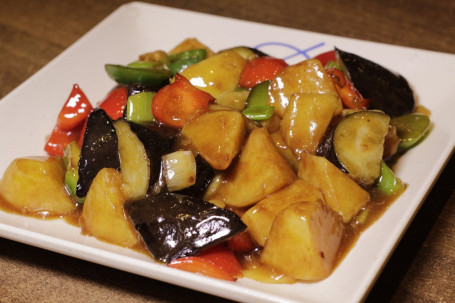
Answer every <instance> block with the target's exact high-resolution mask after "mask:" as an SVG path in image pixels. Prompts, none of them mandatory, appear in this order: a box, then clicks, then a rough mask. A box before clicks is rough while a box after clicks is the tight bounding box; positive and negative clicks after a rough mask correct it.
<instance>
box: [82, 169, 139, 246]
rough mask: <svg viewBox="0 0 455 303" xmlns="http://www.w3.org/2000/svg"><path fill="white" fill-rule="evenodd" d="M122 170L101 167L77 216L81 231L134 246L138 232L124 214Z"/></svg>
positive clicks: (122, 244)
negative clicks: (78, 216) (79, 214)
mask: <svg viewBox="0 0 455 303" xmlns="http://www.w3.org/2000/svg"><path fill="white" fill-rule="evenodd" d="M122 184H123V179H122V174H121V173H120V172H119V171H117V170H115V169H113V168H103V169H102V170H100V171H99V172H98V174H97V175H96V177H95V178H94V179H93V182H92V184H91V185H90V189H89V191H88V193H87V196H86V198H85V203H84V208H83V210H82V214H81V216H80V218H79V225H80V226H81V231H82V233H83V234H86V235H90V236H94V237H96V238H98V239H100V240H104V241H107V242H109V243H113V244H117V245H120V246H123V247H133V246H135V245H136V244H137V243H138V241H139V240H138V239H139V238H138V236H137V234H136V231H135V229H134V227H133V226H132V224H131V223H130V221H129V219H128V218H127V217H126V215H125V213H124V210H123V204H124V202H125V197H124V195H123V193H122Z"/></svg>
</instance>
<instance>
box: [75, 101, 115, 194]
mask: <svg viewBox="0 0 455 303" xmlns="http://www.w3.org/2000/svg"><path fill="white" fill-rule="evenodd" d="M105 167H109V168H115V169H117V170H120V157H119V153H118V138H117V133H116V132H115V128H114V125H113V122H112V120H111V118H110V117H109V116H108V115H107V114H106V112H105V111H104V110H103V109H101V108H97V109H95V110H94V111H93V112H91V113H90V115H89V117H88V119H87V126H86V128H85V133H84V140H83V143H82V147H81V156H80V159H79V170H78V173H79V180H78V181H77V185H76V195H77V196H78V197H85V196H86V195H87V192H88V189H89V188H90V185H91V184H92V181H93V179H94V178H95V176H96V174H97V173H98V172H99V171H100V170H101V169H103V168H105Z"/></svg>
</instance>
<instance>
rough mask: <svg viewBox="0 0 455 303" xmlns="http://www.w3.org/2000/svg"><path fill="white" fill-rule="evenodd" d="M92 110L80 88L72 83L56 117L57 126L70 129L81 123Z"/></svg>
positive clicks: (65, 129) (63, 129) (64, 129)
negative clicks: (69, 91) (71, 87)
mask: <svg viewBox="0 0 455 303" xmlns="http://www.w3.org/2000/svg"><path fill="white" fill-rule="evenodd" d="M92 110H93V107H92V105H91V104H90V101H89V100H88V99H87V97H86V96H85V94H84V92H83V91H82V89H81V88H80V87H79V85H77V84H74V85H73V89H72V90H71V93H70V95H69V96H68V99H67V100H66V102H65V104H64V105H63V108H62V109H61V110H60V113H59V115H58V117H57V127H58V128H59V129H60V130H62V131H72V130H74V129H76V128H77V127H78V126H80V125H81V124H82V122H83V121H84V120H85V119H86V118H87V117H88V115H89V114H90V112H91V111H92Z"/></svg>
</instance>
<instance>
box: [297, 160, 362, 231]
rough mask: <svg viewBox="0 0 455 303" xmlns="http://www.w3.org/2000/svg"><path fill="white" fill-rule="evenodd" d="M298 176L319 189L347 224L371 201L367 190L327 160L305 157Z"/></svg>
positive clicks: (301, 161) (301, 162)
mask: <svg viewBox="0 0 455 303" xmlns="http://www.w3.org/2000/svg"><path fill="white" fill-rule="evenodd" d="M298 176H299V178H302V179H304V180H306V181H308V182H309V183H311V184H313V185H314V186H316V187H319V188H320V189H321V190H322V193H323V195H324V200H325V202H326V203H327V205H329V206H330V207H331V208H332V210H334V211H335V212H337V213H339V214H340V215H341V216H342V217H343V222H345V223H346V222H349V221H350V220H351V219H352V218H353V217H354V216H355V215H356V214H357V213H358V212H359V211H360V209H361V208H362V207H364V206H365V205H366V203H367V202H368V201H369V200H370V194H369V193H368V192H367V191H366V190H364V189H363V188H362V187H361V186H360V185H358V184H357V183H356V182H355V181H354V180H352V179H351V178H350V177H349V176H348V175H347V174H345V173H344V172H342V171H341V170H339V169H338V168H337V167H336V166H335V165H333V164H332V163H331V162H330V161H329V160H327V159H326V158H323V157H319V156H313V155H305V156H304V157H302V159H301V160H300V167H299V172H298Z"/></svg>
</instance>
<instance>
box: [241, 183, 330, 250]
mask: <svg viewBox="0 0 455 303" xmlns="http://www.w3.org/2000/svg"><path fill="white" fill-rule="evenodd" d="M319 200H320V201H322V200H323V196H322V193H321V191H320V189H319V188H316V187H314V186H313V185H311V184H310V183H308V182H307V181H305V180H302V179H297V180H295V181H294V183H292V184H291V185H289V186H287V187H285V188H283V189H281V190H279V191H277V192H274V193H273V194H270V195H269V196H267V197H266V198H265V199H263V200H261V201H259V202H258V203H257V204H256V205H254V206H253V207H251V208H250V209H248V210H247V211H246V212H245V213H244V214H243V216H242V221H243V222H244V223H245V224H246V225H247V226H248V231H249V233H250V235H251V236H252V237H253V239H254V240H255V241H256V242H257V243H258V244H259V245H261V246H264V245H265V242H266V240H267V238H268V237H269V232H270V228H271V227H272V224H273V221H274V220H275V218H276V216H277V215H278V213H279V212H280V211H282V210H283V209H285V208H286V207H288V206H289V205H291V204H293V203H297V202H310V201H319Z"/></svg>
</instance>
